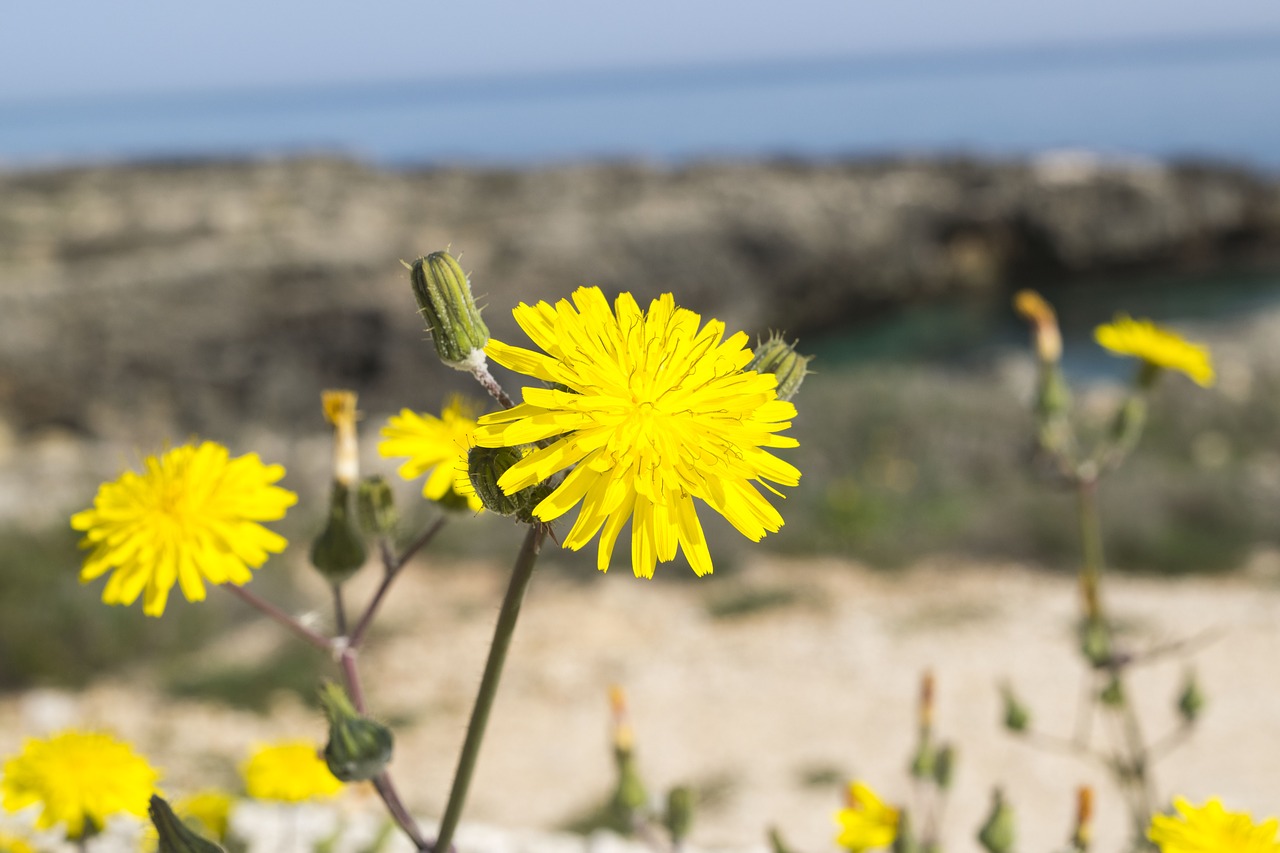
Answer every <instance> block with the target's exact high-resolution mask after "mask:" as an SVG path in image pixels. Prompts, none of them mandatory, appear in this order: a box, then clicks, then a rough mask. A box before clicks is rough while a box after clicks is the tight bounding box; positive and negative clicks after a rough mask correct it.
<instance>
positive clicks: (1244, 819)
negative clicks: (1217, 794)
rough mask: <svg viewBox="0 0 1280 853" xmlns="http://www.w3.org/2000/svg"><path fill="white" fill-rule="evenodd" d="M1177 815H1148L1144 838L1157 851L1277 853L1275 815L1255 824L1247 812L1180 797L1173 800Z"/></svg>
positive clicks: (1278, 823)
mask: <svg viewBox="0 0 1280 853" xmlns="http://www.w3.org/2000/svg"><path fill="white" fill-rule="evenodd" d="M1173 806H1174V808H1176V809H1177V810H1178V815H1177V816H1176V817H1175V816H1173V815H1164V814H1158V815H1155V816H1154V817H1152V818H1151V826H1150V828H1148V829H1147V838H1149V839H1151V840H1152V841H1153V842H1154V843H1155V844H1156V846H1158V847H1159V848H1160V853H1228V851H1229V853H1280V840H1277V833H1276V830H1277V828H1278V827H1280V821H1277V820H1276V819H1275V818H1271V819H1269V820H1265V821H1263V822H1261V823H1254V822H1253V818H1252V817H1251V816H1250V815H1249V814H1248V813H1247V812H1229V811H1226V810H1225V809H1223V807H1222V803H1221V801H1219V800H1218V799H1216V798H1215V799H1211V800H1209V801H1208V802H1207V803H1205V804H1204V805H1203V806H1193V805H1192V804H1191V803H1189V802H1188V801H1187V800H1185V799H1183V798H1182V797H1178V798H1177V799H1175V800H1174V801H1173Z"/></svg>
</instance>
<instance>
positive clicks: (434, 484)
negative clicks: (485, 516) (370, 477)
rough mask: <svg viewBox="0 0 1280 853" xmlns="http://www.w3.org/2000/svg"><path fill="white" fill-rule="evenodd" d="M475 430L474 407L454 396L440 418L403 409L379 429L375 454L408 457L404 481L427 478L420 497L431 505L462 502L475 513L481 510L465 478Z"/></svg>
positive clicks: (401, 470) (467, 479)
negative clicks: (379, 433) (436, 502)
mask: <svg viewBox="0 0 1280 853" xmlns="http://www.w3.org/2000/svg"><path fill="white" fill-rule="evenodd" d="M475 428H476V410H475V407H474V406H473V405H472V404H471V403H469V402H467V401H465V400H463V399H462V398H461V397H458V396H454V397H452V398H451V399H450V400H449V403H448V405H446V406H445V407H444V411H443V412H441V413H440V417H438V418H437V417H434V416H432V415H428V414H426V413H425V412H424V413H422V414H419V413H417V412H413V411H410V410H409V409H402V410H401V411H400V414H399V415H395V416H393V417H392V418H391V419H390V420H388V421H387V425H386V426H384V427H383V428H382V438H383V441H382V443H381V444H379V445H378V453H380V454H381V455H382V456H384V457H388V458H389V457H398V456H407V457H408V461H406V462H405V463H404V464H403V465H401V466H400V476H401V477H404V478H405V479H406V480H412V479H415V478H417V477H421V476H422V475H423V474H429V476H428V477H427V481H426V482H425V483H423V485H422V496H423V497H425V498H428V499H430V500H433V501H439V500H445V501H446V503H447V502H449V499H453V500H465V501H466V505H467V506H468V507H469V508H470V509H471V510H472V511H475V512H479V511H480V510H481V509H482V506H481V504H480V498H478V497H476V493H475V489H473V488H472V487H471V480H470V479H469V478H468V477H467V451H468V450H470V449H471V443H472V442H471V435H472V433H473V432H474V431H475Z"/></svg>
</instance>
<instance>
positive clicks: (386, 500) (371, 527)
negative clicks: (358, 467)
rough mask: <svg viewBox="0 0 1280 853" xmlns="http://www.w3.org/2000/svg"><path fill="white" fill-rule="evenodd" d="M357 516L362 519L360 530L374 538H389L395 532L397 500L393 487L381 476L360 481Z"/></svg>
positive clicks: (397, 519)
mask: <svg viewBox="0 0 1280 853" xmlns="http://www.w3.org/2000/svg"><path fill="white" fill-rule="evenodd" d="M356 514H357V515H358V516H359V518H360V528H361V529H362V530H364V532H365V533H368V534H370V535H373V536H388V535H390V534H391V533H393V532H395V529H396V522H398V521H399V517H398V516H397V515H396V499H395V495H393V494H392V493H391V486H389V485H387V481H386V480H384V479H383V478H382V475H381V474H375V475H373V476H372V477H365V478H364V479H363V480H361V481H360V490H359V491H358V492H357V493H356Z"/></svg>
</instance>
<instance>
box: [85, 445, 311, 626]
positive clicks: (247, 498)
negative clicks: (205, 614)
mask: <svg viewBox="0 0 1280 853" xmlns="http://www.w3.org/2000/svg"><path fill="white" fill-rule="evenodd" d="M229 455H230V454H229V453H228V452H227V449H226V448H225V447H223V446H222V445H220V444H216V443H214V442H212V441H206V442H204V443H203V444H200V445H198V446H194V445H184V446H182V447H176V448H174V449H173V450H170V451H168V452H166V453H164V454H163V455H161V456H158V457H157V456H148V457H147V458H146V460H145V461H144V463H143V464H144V468H145V470H144V471H143V473H141V474H137V473H135V472H133V471H126V472H125V473H124V474H122V475H120V478H119V479H117V480H113V481H112V482H110V483H103V484H102V485H101V486H99V487H98V494H97V497H95V498H94V500H93V508H92V509H86V510H84V511H83V512H78V513H76V514H75V515H73V516H71V526H72V527H73V528H75V529H76V530H81V531H84V534H85V535H84V539H82V540H81V542H80V547H81V548H86V549H92V551H91V553H90V554H89V556H88V557H87V558H86V559H85V561H84V567H83V568H82V569H81V571H80V580H81V582H88V581H91V580H93V579H94V578H96V577H98V576H99V575H102V574H105V573H106V572H109V571H111V570H113V569H114V570H115V571H114V573H113V574H112V575H111V579H110V580H108V581H107V586H106V588H105V589H104V590H103V591H102V600H103V601H104V602H106V603H107V604H132V603H133V602H134V601H136V600H137V598H138V596H139V595H141V594H142V593H143V591H144V590H145V592H146V595H145V597H144V599H143V602H144V603H143V611H144V612H145V613H146V614H147V615H148V616H159V615H161V614H162V613H164V607H165V604H166V603H167V602H168V599H169V590H171V589H172V588H173V585H174V583H175V582H176V583H177V584H178V586H179V587H180V588H181V589H182V594H183V595H185V596H186V597H187V600H188V601H202V600H204V596H205V588H204V582H205V581H208V582H209V583H212V584H223V583H233V584H237V585H239V584H244V583H248V582H249V581H250V580H251V579H252V574H251V573H250V571H249V567H250V566H252V567H253V568H258V567H260V566H261V565H262V564H263V563H264V562H266V560H267V557H268V555H270V554H278V553H280V552H281V551H283V550H284V547H285V544H286V542H285V540H284V538H283V537H282V536H280V535H279V534H276V533H273V532H272V531H270V530H268V529H267V528H265V527H263V526H262V525H261V524H259V523H258V522H260V521H276V520H278V519H281V518H284V514H285V511H286V510H287V509H288V508H289V507H291V506H293V505H294V504H295V503H296V502H297V500H298V498H297V496H296V495H295V494H294V493H293V492H290V491H288V490H286V489H282V488H280V487H279V486H274V485H272V484H273V483H275V482H276V481H277V480H279V479H280V478H281V477H283V476H284V468H283V467H281V466H279V465H264V464H263V463H262V460H260V459H259V458H258V455H257V454H256V453H250V454H246V455H245V456H240V457H237V458H235V459H230V458H229Z"/></svg>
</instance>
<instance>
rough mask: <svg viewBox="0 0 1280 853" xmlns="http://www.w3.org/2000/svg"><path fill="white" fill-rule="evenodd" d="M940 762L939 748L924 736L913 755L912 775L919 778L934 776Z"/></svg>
mask: <svg viewBox="0 0 1280 853" xmlns="http://www.w3.org/2000/svg"><path fill="white" fill-rule="evenodd" d="M937 763H938V750H937V749H936V748H935V747H934V745H933V743H932V742H931V741H930V740H929V739H928V738H923V739H921V741H920V745H919V746H917V747H916V751H915V755H913V756H912V757H911V767H910V770H911V775H912V776H914V777H915V778H917V779H931V778H933V773H934V768H935V767H936V766H937Z"/></svg>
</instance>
